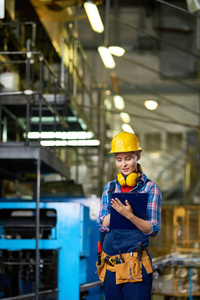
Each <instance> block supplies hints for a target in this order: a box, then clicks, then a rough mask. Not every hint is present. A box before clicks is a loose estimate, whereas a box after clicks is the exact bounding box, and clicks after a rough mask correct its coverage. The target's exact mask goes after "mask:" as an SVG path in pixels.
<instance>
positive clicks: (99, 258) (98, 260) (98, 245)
mask: <svg viewBox="0 0 200 300" xmlns="http://www.w3.org/2000/svg"><path fill="white" fill-rule="evenodd" d="M97 251H98V252H97V266H100V264H101V242H100V241H98V244H97Z"/></svg>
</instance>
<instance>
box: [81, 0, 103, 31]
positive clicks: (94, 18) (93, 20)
mask: <svg viewBox="0 0 200 300" xmlns="http://www.w3.org/2000/svg"><path fill="white" fill-rule="evenodd" d="M84 8H85V11H86V14H87V17H88V20H89V22H90V25H91V27H92V29H93V30H94V31H96V32H98V33H101V32H103V31H104V26H103V23H102V20H101V17H100V14H99V11H98V8H97V6H96V4H94V3H93V2H92V1H87V2H85V3H84Z"/></svg>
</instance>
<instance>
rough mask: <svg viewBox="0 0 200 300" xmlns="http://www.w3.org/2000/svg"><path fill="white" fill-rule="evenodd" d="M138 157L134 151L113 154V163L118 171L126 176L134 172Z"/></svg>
mask: <svg viewBox="0 0 200 300" xmlns="http://www.w3.org/2000/svg"><path fill="white" fill-rule="evenodd" d="M138 159H139V157H138V156H137V155H136V154H135V153H134V152H125V153H124V152H122V153H116V154H115V163H116V166H117V168H118V169H119V171H120V172H121V173H122V174H123V175H124V176H127V175H129V174H130V173H133V172H136V170H137V161H138Z"/></svg>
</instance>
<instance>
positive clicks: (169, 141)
mask: <svg viewBox="0 0 200 300" xmlns="http://www.w3.org/2000/svg"><path fill="white" fill-rule="evenodd" d="M94 2H95V3H96V4H97V6H98V9H99V12H100V15H101V18H102V20H103V23H104V26H105V30H104V32H103V33H96V32H94V31H93V30H92V29H91V26H90V24H89V21H88V19H87V17H86V13H85V11H84V7H83V3H84V2H83V1H67V0H66V1H64V0H63V1H56V0H49V1H48V0H46V1H43V0H30V1H26V2H22V1H20V0H15V1H14V0H13V1H10V3H9V2H7V12H6V18H5V21H6V20H7V21H10V20H12V21H15V22H33V23H35V24H36V25H37V36H36V45H37V48H38V49H40V50H41V51H42V53H43V54H44V55H45V57H46V59H47V60H48V61H49V62H50V64H51V66H52V67H53V69H55V70H56V71H58V73H59V79H60V77H61V74H60V72H61V71H60V62H61V58H62V38H66V39H68V38H69V35H70V30H72V29H73V38H74V37H75V41H76V43H79V44H80V45H81V47H82V49H84V53H85V55H86V56H87V62H88V64H89V68H90V71H91V73H92V77H93V78H94V83H92V84H91V82H90V76H91V74H89V73H87V72H86V73H85V76H84V77H82V78H83V79H84V87H86V88H90V89H91V90H92V94H93V95H94V97H97V98H98V94H99V93H100V94H101V97H102V99H103V100H101V105H100V107H98V109H99V110H100V111H103V112H104V114H105V115H104V117H105V124H106V126H105V127H104V129H105V131H106V132H105V133H104V134H105V136H106V139H103V141H105V147H106V152H107V150H108V149H109V143H110V139H111V138H112V136H113V135H114V134H115V133H117V132H119V131H121V130H122V120H121V118H120V112H121V111H119V110H118V109H116V108H115V106H114V102H113V96H114V95H120V96H122V97H123V98H124V103H125V107H124V109H123V112H126V113H128V114H129V116H130V125H131V127H132V129H133V130H134V132H135V133H136V134H137V135H138V136H139V138H140V140H141V143H142V145H143V149H144V150H145V151H147V152H148V153H149V156H146V157H144V161H145V163H146V164H147V166H148V172H149V173H150V172H151V168H152V166H153V164H154V165H156V166H157V168H158V173H159V172H162V170H163V167H164V168H165V166H166V165H171V164H173V159H174V160H178V157H179V155H180V153H182V151H184V153H186V152H187V150H188V149H189V146H190V145H193V146H194V147H195V148H196V147H197V145H199V144H198V134H199V125H200V101H199V57H200V54H199V50H200V47H199V29H200V27H199V14H198V12H195V13H192V12H189V10H188V7H187V3H186V1H183V0H182V1H181V0H176V1H161V0H154V1H153V0H152V1H119V0H115V1H108V0H107V1H94ZM71 32H72V31H71ZM15 33H16V32H15ZM6 34H7V35H6ZM12 34H13V32H12ZM17 35H19V32H17ZM1 36H2V37H3V39H1V47H2V48H4V49H5V48H6V47H7V48H8V49H9V47H14V45H15V46H16V44H15V41H14V39H11V38H10V39H9V34H8V33H7V31H6V29H5V28H4V31H2V32H1ZM10 36H11V34H10ZM100 45H106V46H107V47H108V46H112V45H118V46H121V47H123V48H124V49H125V54H124V55H123V56H122V57H114V59H115V62H116V67H115V68H114V69H112V70H111V69H106V68H105V66H104V65H103V63H102V61H101V58H100V56H99V53H98V51H97V48H98V46H100ZM77 66H80V69H81V67H82V65H81V62H79V61H78V64H77ZM81 72H83V70H82V69H81V71H80V72H79V73H81ZM79 75H80V74H79ZM81 76H82V75H81ZM68 92H69V91H68ZM81 93H82V91H81V90H79V88H78V90H77V91H76V94H75V96H76V97H75V98H76V100H77V101H78V102H79V97H80V94H81ZM68 96H69V95H68ZM68 96H67V101H69V99H70V97H68ZM95 99H96V98H95ZM146 100H155V101H157V103H158V107H157V109H156V110H148V109H146V107H145V106H144V102H145V101H146ZM81 101H82V100H81ZM84 101H85V107H86V109H85V113H86V116H87V106H88V107H89V106H91V103H90V99H89V96H88V95H86V94H85V95H84ZM65 108H66V107H65ZM76 108H77V103H76V106H73V105H72V110H70V111H69V110H68V111H67V112H68V113H69V114H70V115H71V116H73V114H74V111H75V110H76ZM64 111H65V112H66V109H63V107H62V106H61V109H60V113H61V114H62V112H64ZM92 113H93V115H94V118H95V115H96V114H97V109H96V106H94V107H93V112H92ZM75 115H76V114H75ZM86 123H87V120H86ZM87 125H88V128H89V122H88V123H87ZM97 125H98V124H97ZM91 127H92V126H91ZM91 127H90V128H89V129H90V130H92V128H91ZM76 128H77V127H76ZM70 130H74V129H73V127H70ZM102 135H103V134H102ZM197 148H198V147H197ZM154 152H160V153H162V161H164V163H161V161H160V160H157V161H155V158H156V155H155V156H154V157H153V155H151V156H150V154H152V153H154ZM170 155H171V157H170ZM163 159H164V160H163ZM181 170H182V171H183V169H182V167H181ZM153 177H154V178H155V177H156V176H154V175H153Z"/></svg>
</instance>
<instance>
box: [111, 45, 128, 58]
mask: <svg viewBox="0 0 200 300" xmlns="http://www.w3.org/2000/svg"><path fill="white" fill-rule="evenodd" d="M108 49H109V50H110V52H111V54H113V55H115V56H119V57H120V56H123V55H124V53H125V50H124V48H122V47H119V46H110V47H108Z"/></svg>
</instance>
